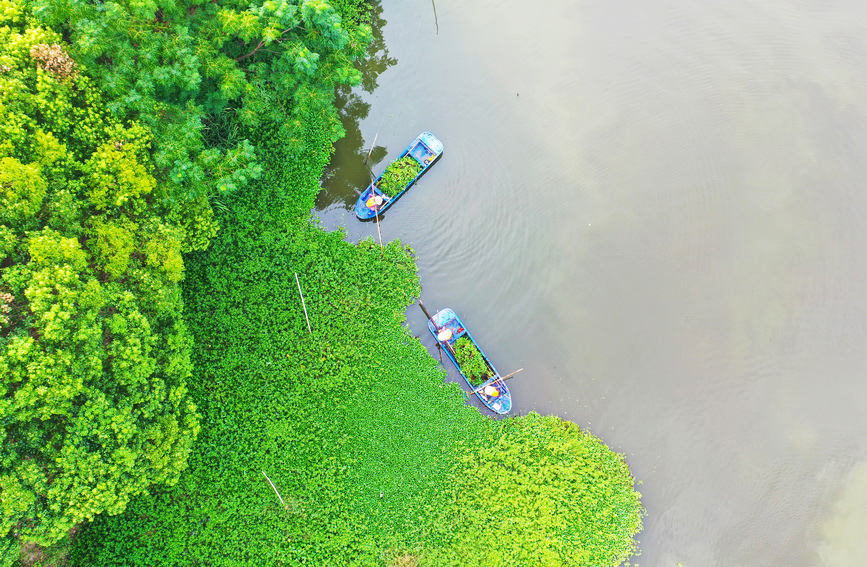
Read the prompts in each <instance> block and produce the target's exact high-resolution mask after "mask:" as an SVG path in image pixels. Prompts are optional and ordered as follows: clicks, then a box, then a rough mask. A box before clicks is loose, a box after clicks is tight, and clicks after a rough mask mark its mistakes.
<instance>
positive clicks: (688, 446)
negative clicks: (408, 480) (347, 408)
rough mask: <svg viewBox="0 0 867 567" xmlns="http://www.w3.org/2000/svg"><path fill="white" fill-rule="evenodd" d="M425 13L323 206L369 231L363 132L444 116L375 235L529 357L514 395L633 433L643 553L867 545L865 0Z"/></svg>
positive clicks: (407, 127)
mask: <svg viewBox="0 0 867 567" xmlns="http://www.w3.org/2000/svg"><path fill="white" fill-rule="evenodd" d="M435 8H436V19H435V17H434V4H433V3H432V2H429V1H428V0H412V1H409V0H404V1H402V2H396V1H387V2H384V3H383V12H382V18H383V19H384V20H386V21H387V22H388V24H387V25H386V26H385V27H384V28H383V30H382V31H383V34H384V45H383V44H379V45H378V51H377V54H376V57H375V58H374V60H372V61H371V62H369V63H368V64H367V67H366V70H367V71H368V72H369V73H368V80H367V85H366V86H367V88H368V90H369V91H370V92H366V91H364V90H363V89H357V90H355V91H354V92H353V94H352V96H351V97H349V98H344V100H343V102H344V105H345V106H344V112H345V114H346V118H347V129H348V136H347V138H346V139H344V140H343V141H341V142H340V143H339V144H338V147H337V153H336V155H335V157H334V161H333V163H332V166H331V168H330V169H329V171H328V174H327V175H326V178H325V179H324V180H323V186H324V191H323V193H322V195H320V198H319V203H318V207H317V208H318V215H319V217H320V218H321V222H322V225H323V227H325V228H327V229H334V228H336V227H339V226H344V227H345V230H346V232H347V237H348V238H349V239H351V240H357V239H360V238H363V237H367V236H372V237H373V238H374V239H375V238H377V235H376V227H375V225H374V224H373V223H360V222H358V221H356V220H355V218H354V216H353V214H352V211H351V207H352V204H353V203H354V201H355V198H356V196H357V195H358V192H359V191H360V189H361V188H362V187H363V185H364V184H365V182H366V180H368V176H369V174H370V172H369V171H368V169H367V167H366V166H365V164H364V158H365V156H366V155H367V153H368V150H370V148H371V146H372V145H373V143H374V140H375V142H376V146H377V147H376V148H374V150H373V152H372V153H371V160H370V164H369V165H370V166H371V167H370V168H371V169H372V170H373V172H375V173H379V172H380V171H382V168H383V167H384V166H385V165H386V164H387V163H388V161H389V160H390V159H393V158H394V157H395V156H396V155H397V154H398V153H400V151H401V150H402V149H403V148H404V147H405V146H406V144H407V143H409V141H410V140H412V138H414V137H415V136H416V135H417V134H418V133H419V132H421V131H423V130H430V131H432V132H434V133H435V134H436V135H437V136H439V137H440V139H442V141H443V142H444V144H445V154H444V156H443V158H442V160H440V162H439V163H437V164H436V165H435V166H434V168H433V169H432V170H431V171H430V172H429V173H428V174H427V175H426V176H425V177H424V178H423V179H422V180H421V182H420V183H419V184H418V185H417V186H415V187H414V188H413V189H411V190H410V191H409V192H408V193H407V194H406V195H405V196H404V197H403V198H401V199H400V201H399V202H398V203H397V204H396V205H395V206H393V207H392V208H391V210H389V211H388V212H387V213H386V214H385V217H384V218H383V220H382V223H381V228H382V233H383V237H384V238H385V239H386V240H392V239H396V238H400V239H401V240H402V241H403V242H404V243H408V244H411V245H412V246H413V247H414V248H415V250H416V253H417V259H418V266H419V270H420V274H421V278H422V285H423V290H424V291H423V297H424V300H425V303H426V304H427V306H428V307H429V308H432V309H438V308H442V307H446V306H449V307H452V308H454V309H455V310H457V311H458V313H459V314H460V315H461V316H462V318H463V319H464V320H465V322H466V324H467V325H468V326H469V327H470V328H471V329H472V331H473V334H474V335H475V336H476V338H477V339H478V340H479V342H480V343H481V344H482V346H483V348H484V349H485V350H486V351H487V353H488V354H489V355H490V356H491V357H492V358H493V360H494V361H495V364H496V365H497V366H498V367H499V369H500V371H501V372H504V373H505V372H509V371H511V370H514V369H516V368H519V367H524V368H525V369H526V370H525V371H524V372H523V373H522V374H521V375H520V377H518V378H515V379H514V380H512V381H511V382H510V384H511V389H512V392H513V397H514V403H515V410H516V411H517V412H528V411H538V412H541V413H545V414H548V413H553V414H557V415H560V416H563V417H565V418H568V419H570V420H572V421H575V422H576V423H578V424H579V425H581V426H583V427H586V428H588V429H590V430H591V431H593V432H594V433H596V434H597V435H599V436H601V437H602V438H603V439H604V440H605V441H606V442H607V443H608V444H609V445H611V446H612V447H613V448H614V449H616V450H617V451H619V452H622V453H623V454H625V455H626V457H627V460H628V462H629V465H630V467H631V470H632V471H633V473H634V474H635V476H636V477H637V478H638V479H639V480H640V481H641V482H642V484H641V486H640V487H639V489H640V490H641V492H642V493H643V495H644V504H645V506H646V508H647V511H648V516H647V518H646V521H645V529H644V531H643V532H642V533H641V534H640V536H639V540H640V549H641V553H640V555H639V556H637V557H635V558H633V559H632V563H633V564H640V565H641V566H642V567H675V566H676V565H679V564H680V565H683V567H715V566H719V567H738V566H757V567H764V566H786V567H793V566H805V567H852V566H858V565H865V564H867V434H865V432H867V411H865V403H867V346H865V345H867V64H865V63H867V33H865V32H867V3H864V2H856V1H854V0H832V1H830V2H827V1H826V2H819V1H816V0H797V1H794V2H792V1H788V2H780V1H775V0H772V1H770V2H768V1H767V0H764V1H762V2H759V1H757V0H725V1H723V0H707V1H705V2H701V3H698V2H694V1H689V0H667V1H663V0H650V1H642V2H639V1H636V0H627V1H626V2H621V3H611V2H603V1H601V0H585V1H578V2H576V1H566V0H546V1H545V2H541V3H537V4H533V3H529V4H528V3H526V2H516V1H514V0H499V1H497V2H493V1H472V2H466V1H464V2H461V1H458V0H436V3H435ZM377 73H380V74H379V75H378V77H376V76H375V75H376V74H377ZM374 82H376V83H378V86H376V85H374ZM375 86H376V88H374V87H375ZM408 313H409V325H410V327H411V329H412V331H413V332H414V333H415V334H417V335H419V336H420V337H421V338H422V341H423V342H424V343H425V344H426V345H427V346H428V347H429V348H431V351H432V353H433V354H434V355H436V353H435V351H434V349H433V341H432V339H431V338H430V337H429V336H428V335H427V331H426V329H425V327H424V321H423V317H422V316H421V312H420V311H418V310H417V309H411V310H410V311H409V312H408ZM453 376H454V373H452V377H453Z"/></svg>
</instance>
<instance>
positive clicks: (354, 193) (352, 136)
mask: <svg viewBox="0 0 867 567" xmlns="http://www.w3.org/2000/svg"><path fill="white" fill-rule="evenodd" d="M368 10H369V14H370V25H371V28H372V30H373V41H372V42H371V44H370V47H369V48H368V51H367V57H366V58H365V59H363V60H361V61H359V62H358V63H357V64H356V67H357V68H358V69H359V70H360V71H361V76H362V78H361V85H360V86H358V87H355V88H351V87H347V86H341V87H339V88H338V89H337V93H336V97H335V105H336V107H337V111H338V113H339V114H340V121H341V122H342V123H343V128H344V130H346V135H345V136H344V137H343V138H341V139H340V140H338V141H337V142H336V143H335V144H334V155H333V156H332V158H331V163H329V164H328V167H326V168H325V171H324V172H323V175H322V180H321V185H322V190H321V191H320V192H319V195H317V197H316V209H317V210H323V209H326V208H329V207H331V206H333V205H336V204H340V203H343V204H344V205H345V207H346V208H347V209H352V207H354V206H355V201H356V200H357V199H358V195H360V194H361V191H363V190H364V188H365V187H367V186H368V185H369V184H370V182H371V175H372V170H373V168H374V166H376V164H378V163H379V162H381V161H382V160H383V159H385V156H386V155H388V150H387V148H386V147H385V146H374V148H373V149H372V150H371V149H370V148H369V147H365V145H364V136H363V135H362V133H361V129H360V126H359V122H361V121H362V120H364V119H365V118H367V115H368V113H369V112H370V103H367V102H365V101H364V99H363V98H362V93H367V94H371V93H373V91H375V90H376V88H377V87H378V86H379V83H378V82H377V81H378V79H379V76H380V75H381V74H382V73H383V72H384V71H385V70H386V69H388V68H389V67H392V66H394V65H395V64H397V59H395V58H394V57H390V56H389V54H388V47H387V46H386V45H385V39H384V38H383V35H382V29H383V28H384V27H385V25H386V23H387V22H386V21H385V19H384V18H383V17H382V4H381V2H380V1H379V0H376V1H374V2H370V3H369V4H368ZM368 152H369V154H370V156H369V158H368Z"/></svg>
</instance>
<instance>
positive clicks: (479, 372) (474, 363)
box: [455, 337, 491, 386]
mask: <svg viewBox="0 0 867 567" xmlns="http://www.w3.org/2000/svg"><path fill="white" fill-rule="evenodd" d="M455 358H457V360H458V364H459V365H460V367H461V372H463V373H464V376H466V377H467V379H469V381H470V383H471V384H473V385H475V386H478V385H480V384H482V383H483V382H484V381H485V380H487V379H488V378H490V377H491V376H490V374H491V371H490V369H489V368H488V364H487V363H486V362H485V357H483V356H482V353H481V352H479V349H478V348H476V345H474V344H473V341H471V340H470V339H468V338H467V337H461V338H459V339H458V340H457V341H455Z"/></svg>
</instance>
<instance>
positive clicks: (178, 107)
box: [32, 0, 372, 200]
mask: <svg viewBox="0 0 867 567" xmlns="http://www.w3.org/2000/svg"><path fill="white" fill-rule="evenodd" d="M32 5H33V13H34V14H35V16H36V17H38V18H39V20H40V21H41V22H42V23H43V24H45V25H47V26H50V27H51V28H53V29H55V30H57V31H59V32H61V33H63V34H64V36H66V37H68V38H70V41H71V44H72V45H71V54H72V56H73V58H74V59H75V60H76V61H78V62H80V63H81V64H83V65H84V66H86V67H87V68H88V70H89V72H90V73H91V74H92V76H94V77H95V78H96V79H97V80H98V81H99V83H100V86H101V87H102V88H103V89H104V91H105V92H106V93H107V95H108V99H109V100H108V107H109V109H110V110H111V112H112V114H113V115H114V116H115V117H117V118H120V119H124V120H137V121H139V122H141V123H142V124H143V125H145V126H147V127H148V128H149V129H150V130H151V131H152V132H153V136H154V147H153V161H154V165H155V167H156V169H157V172H158V174H159V177H160V178H161V179H162V180H163V181H164V183H165V184H166V185H167V188H168V190H169V191H168V193H169V195H170V196H171V198H174V199H178V200H191V199H203V198H206V197H210V196H213V195H225V194H227V193H231V192H233V191H236V190H238V189H239V188H241V187H244V186H245V185H246V184H247V183H249V182H250V181H251V180H253V179H256V178H258V177H260V176H261V175H262V167H263V162H262V160H261V159H260V158H258V157H257V156H256V151H255V148H254V145H253V144H252V142H251V139H252V134H251V133H254V132H255V131H256V129H258V128H260V127H261V126H263V125H266V124H272V123H287V122H288V121H289V120H291V116H290V115H291V114H292V112H293V105H292V104H290V103H289V101H293V100H295V101H297V102H298V103H299V104H301V105H310V106H311V108H312V107H319V106H320V103H321V102H322V101H325V102H327V101H330V99H331V95H332V92H333V89H334V87H335V85H337V84H344V83H352V84H356V83H358V82H359V81H360V79H361V77H360V73H359V71H358V70H357V69H356V68H355V67H354V66H353V64H352V61H353V60H354V59H356V58H357V57H358V56H360V55H362V54H363V53H364V51H365V49H366V47H367V44H368V42H369V41H370V39H371V37H372V36H371V30H370V27H369V26H367V25H358V24H356V25H347V24H346V23H345V22H344V21H343V18H342V16H341V14H340V12H339V11H338V10H336V9H335V8H333V7H332V6H331V5H330V4H328V3H326V2H324V1H322V0H267V1H258V2H253V3H250V2H249V1H248V0H227V1H223V2H207V1H201V0H195V1H168V2H159V3H154V2H151V1H145V0H137V1H132V2H130V1H121V0H106V1H100V2H92V1H89V0H34V1H33V2H32ZM297 142H298V140H294V141H293V142H292V143H293V145H295V147H296V149H297V148H298V147H299V146H298V145H297Z"/></svg>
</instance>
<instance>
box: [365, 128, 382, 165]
mask: <svg viewBox="0 0 867 567" xmlns="http://www.w3.org/2000/svg"><path fill="white" fill-rule="evenodd" d="M378 137H379V132H377V133H376V136H374V137H373V143H372V144H370V150H369V151H368V152H367V157H366V158H364V165H367V160H369V159H370V154H372V153H373V148H375V147H376V139H377V138H378Z"/></svg>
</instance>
